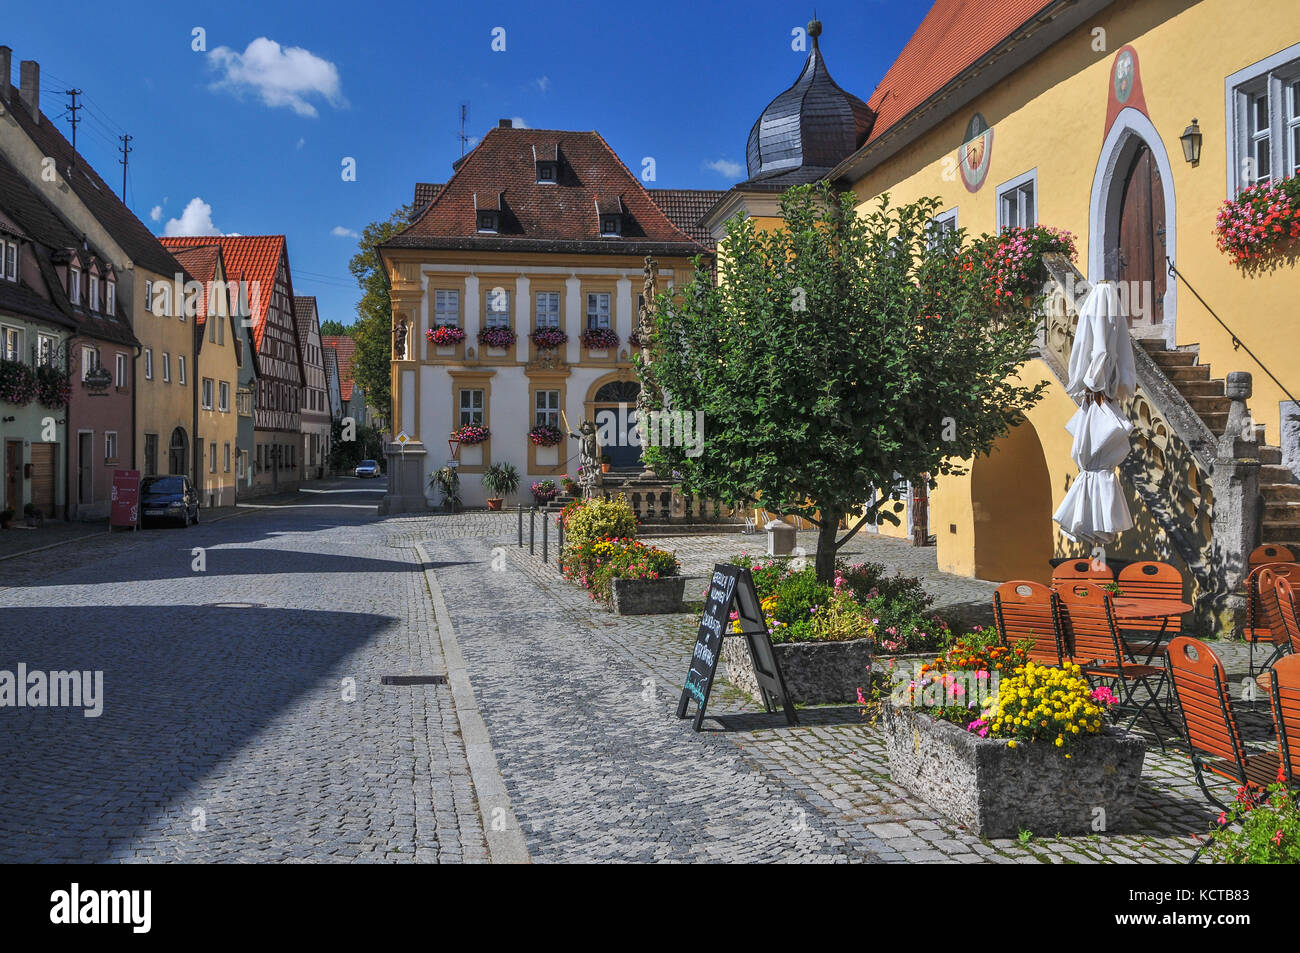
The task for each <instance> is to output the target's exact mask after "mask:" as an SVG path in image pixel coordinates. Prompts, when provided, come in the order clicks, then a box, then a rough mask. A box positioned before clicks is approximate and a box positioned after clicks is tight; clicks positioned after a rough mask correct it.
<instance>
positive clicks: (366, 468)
mask: <svg viewBox="0 0 1300 953" xmlns="http://www.w3.org/2000/svg"><path fill="white" fill-rule="evenodd" d="M357 476H358V477H359V478H361V479H365V478H366V477H377V476H379V462H378V461H376V460H362V461H361V462H360V463H358V464H357Z"/></svg>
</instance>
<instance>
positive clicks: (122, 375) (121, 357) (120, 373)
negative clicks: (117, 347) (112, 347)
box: [113, 351, 129, 387]
mask: <svg viewBox="0 0 1300 953" xmlns="http://www.w3.org/2000/svg"><path fill="white" fill-rule="evenodd" d="M116 365H117V366H116V368H115V369H114V374H113V383H114V385H115V386H117V387H126V386H127V375H128V373H129V371H128V370H127V358H126V354H124V353H123V352H121V351H118V352H117V360H116Z"/></svg>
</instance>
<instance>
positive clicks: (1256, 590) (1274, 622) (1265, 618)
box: [1242, 563, 1300, 680]
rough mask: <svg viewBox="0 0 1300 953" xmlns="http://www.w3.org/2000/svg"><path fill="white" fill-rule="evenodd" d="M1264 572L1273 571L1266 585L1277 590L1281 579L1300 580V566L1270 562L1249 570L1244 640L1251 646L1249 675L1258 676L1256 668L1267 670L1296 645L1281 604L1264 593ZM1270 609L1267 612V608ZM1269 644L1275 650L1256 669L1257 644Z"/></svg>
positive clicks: (1262, 670)
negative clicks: (1265, 596)
mask: <svg viewBox="0 0 1300 953" xmlns="http://www.w3.org/2000/svg"><path fill="white" fill-rule="evenodd" d="M1265 572H1267V573H1269V574H1270V579H1271V580H1272V581H1270V582H1268V583H1267V587H1268V588H1269V589H1270V590H1272V591H1273V592H1276V590H1277V583H1276V580H1277V579H1279V578H1285V579H1295V580H1297V581H1300V565H1298V564H1296V563H1267V564H1265V565H1262V566H1256V567H1255V568H1254V569H1252V570H1251V571H1250V575H1249V576H1248V577H1247V579H1246V624H1245V627H1244V628H1243V629H1242V639H1243V640H1244V641H1245V642H1246V644H1247V645H1249V646H1250V652H1249V658H1250V678H1251V679H1252V680H1253V679H1254V678H1255V673H1256V671H1259V672H1264V671H1267V670H1268V667H1269V666H1270V665H1272V664H1273V663H1274V662H1276V661H1277V660H1278V659H1279V658H1281V657H1282V656H1283V655H1285V654H1286V653H1287V652H1290V651H1294V649H1295V646H1294V644H1293V642H1292V640H1291V633H1290V631H1289V630H1288V629H1287V628H1286V625H1285V620H1284V619H1283V618H1282V616H1281V606H1280V605H1275V604H1274V603H1273V601H1272V597H1271V596H1270V597H1269V599H1268V600H1267V607H1266V605H1265V602H1266V600H1265V599H1264V598H1263V597H1262V595H1261V589H1260V576H1262V575H1263V574H1264V573H1265ZM1266 608H1267V610H1268V611H1267V612H1266V611H1265V609H1266ZM1263 644H1270V645H1272V646H1273V652H1272V654H1271V655H1269V657H1268V658H1266V659H1265V660H1264V664H1263V665H1261V666H1259V668H1258V669H1256V668H1255V646H1257V645H1263Z"/></svg>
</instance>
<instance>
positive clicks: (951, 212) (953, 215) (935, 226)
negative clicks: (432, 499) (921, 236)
mask: <svg viewBox="0 0 1300 953" xmlns="http://www.w3.org/2000/svg"><path fill="white" fill-rule="evenodd" d="M930 227H931V230H932V232H931V238H930V245H931V246H932V247H933V246H934V245H937V244H938V243H939V239H941V238H942V237H943V236H944V234H945V233H947V232H955V231H957V228H958V226H957V206H955V205H954V206H953V207H952V208H950V209H948V211H946V212H940V213H939V214H938V215H936V216H935V217H934V218H932V219H930Z"/></svg>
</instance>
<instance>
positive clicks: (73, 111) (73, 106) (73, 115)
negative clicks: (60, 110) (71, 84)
mask: <svg viewBox="0 0 1300 953" xmlns="http://www.w3.org/2000/svg"><path fill="white" fill-rule="evenodd" d="M5 80H6V81H8V77H5ZM63 92H64V93H65V94H66V95H68V96H71V97H72V102H70V103H68V122H70V123H71V124H72V151H73V152H76V151H77V123H79V122H81V120H80V119H78V118H77V110H78V109H85V108H86V107H85V106H78V105H77V97H78V96H80V95H81V90H79V89H65V90H64V91H63Z"/></svg>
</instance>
